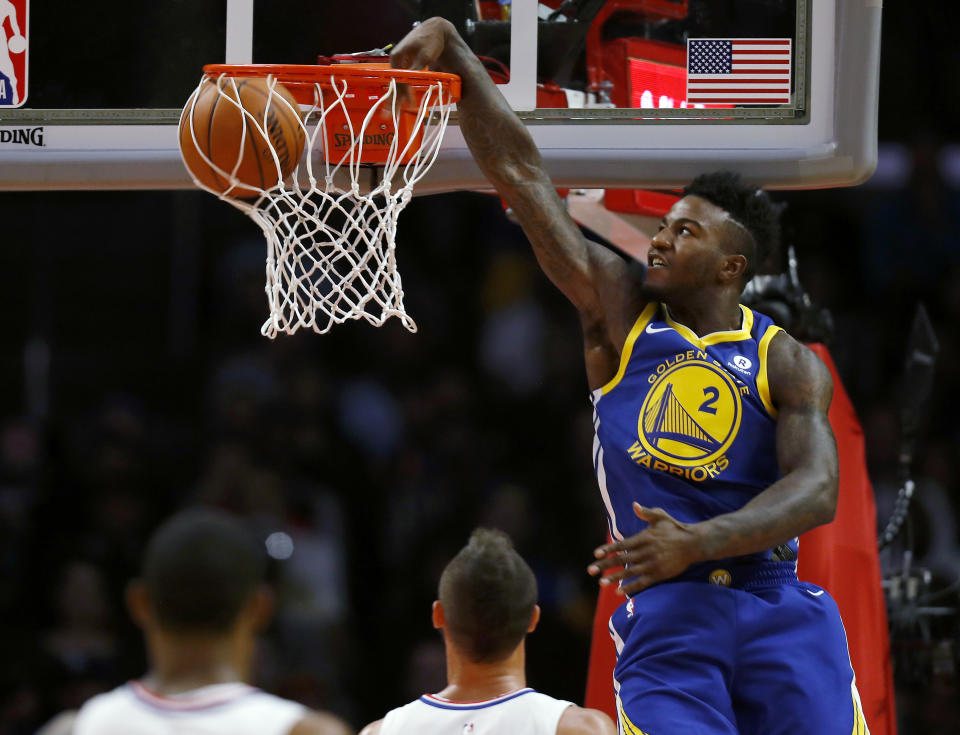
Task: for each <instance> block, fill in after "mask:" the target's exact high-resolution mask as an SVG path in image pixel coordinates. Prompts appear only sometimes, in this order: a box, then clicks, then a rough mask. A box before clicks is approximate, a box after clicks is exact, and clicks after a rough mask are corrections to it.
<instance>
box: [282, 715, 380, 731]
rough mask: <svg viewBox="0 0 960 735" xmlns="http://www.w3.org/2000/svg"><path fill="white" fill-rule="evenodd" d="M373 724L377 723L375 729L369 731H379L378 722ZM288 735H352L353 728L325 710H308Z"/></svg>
mask: <svg viewBox="0 0 960 735" xmlns="http://www.w3.org/2000/svg"><path fill="white" fill-rule="evenodd" d="M374 724H376V725H377V729H376V730H373V731H371V732H379V731H380V723H379V722H377V723H374ZM371 727H372V725H371ZM364 732H366V730H364ZM290 735H354V733H353V728H351V727H349V726H348V725H347V723H345V722H344V721H343V720H341V719H340V718H339V717H334V716H333V715H331V714H327V713H326V712H310V713H309V714H307V716H306V717H304V718H303V719H301V720H300V721H299V722H297V724H296V725H294V726H293V728H292V729H291V730H290Z"/></svg>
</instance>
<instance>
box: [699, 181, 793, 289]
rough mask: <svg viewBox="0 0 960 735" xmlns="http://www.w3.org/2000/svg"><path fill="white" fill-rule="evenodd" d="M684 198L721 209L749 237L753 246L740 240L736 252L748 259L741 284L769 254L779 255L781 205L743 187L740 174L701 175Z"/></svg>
mask: <svg viewBox="0 0 960 735" xmlns="http://www.w3.org/2000/svg"><path fill="white" fill-rule="evenodd" d="M683 195H684V196H688V195H692V196H697V197H700V198H701V199H706V200H707V201H708V202H710V203H711V204H714V205H716V206H718V207H720V209H722V210H724V211H725V212H727V214H729V215H730V216H731V217H732V218H733V219H735V220H736V221H737V222H739V223H740V224H741V225H743V226H744V228H746V230H747V232H749V233H750V235H752V237H753V242H752V243H750V242H749V238H743V239H742V241H741V242H742V243H743V245H742V247H741V248H739V252H740V253H741V255H745V256H746V258H747V270H746V273H745V274H744V279H743V283H744V284H746V282H747V281H749V280H750V279H751V278H753V276H754V275H755V274H756V273H757V271H758V269H760V268H762V267H764V266H765V265H766V263H767V260H769V258H770V256H771V254H773V253H777V252H779V250H780V213H781V211H782V210H783V205H780V204H777V203H775V202H774V201H773V200H772V199H770V195H769V194H767V192H765V191H764V190H763V189H759V188H757V187H755V186H751V185H750V184H745V183H744V182H743V180H742V179H741V178H740V174H737V173H734V172H733V171H715V172H713V173H708V174H701V175H700V176H698V177H697V178H695V179H694V180H693V181H692V182H691V183H690V185H689V186H688V187H687V188H685V189H684V190H683Z"/></svg>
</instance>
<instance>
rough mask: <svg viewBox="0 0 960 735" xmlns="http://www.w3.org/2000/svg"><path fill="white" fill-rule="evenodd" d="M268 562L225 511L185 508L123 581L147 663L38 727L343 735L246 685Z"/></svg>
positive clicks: (56, 733)
mask: <svg viewBox="0 0 960 735" xmlns="http://www.w3.org/2000/svg"><path fill="white" fill-rule="evenodd" d="M265 565H266V560H265V558H264V556H263V552H262V550H261V548H260V546H259V545H258V544H256V543H255V542H254V541H253V540H252V539H251V538H250V537H249V536H248V535H247V534H246V532H245V531H244V529H243V527H242V526H241V525H240V524H239V523H237V522H236V521H234V520H232V519H231V518H230V517H229V516H226V515H224V514H219V513H214V512H211V511H187V512H185V513H181V514H179V515H177V516H175V517H174V518H172V519H170V520H169V521H167V522H166V523H165V524H164V525H163V526H161V528H160V529H159V530H158V531H157V532H156V533H155V534H154V536H153V538H152V539H151V541H150V543H149V545H148V547H147V552H146V555H145V557H144V562H143V578H142V579H140V580H135V581H134V582H131V584H130V585H129V587H128V588H127V603H128V605H129V607H130V612H131V614H132V616H133V618H134V620H135V621H136V622H137V624H138V625H139V626H140V627H141V628H142V629H143V631H144V634H145V637H146V642H147V652H148V657H149V659H150V670H149V671H148V672H147V673H146V675H145V676H144V677H143V678H142V679H140V680H138V681H131V682H128V683H127V684H124V685H123V686H120V687H117V688H116V689H114V690H112V691H110V692H107V693H105V694H100V695H98V696H96V697H93V698H92V699H90V700H89V701H87V702H86V703H85V704H84V705H83V706H82V707H81V708H80V710H79V712H77V713H76V714H73V713H65V714H63V715H61V716H60V717H57V718H56V719H55V720H52V721H51V722H50V723H49V724H48V725H47V726H46V727H45V728H44V729H42V730H41V731H40V733H38V735H40V734H42V735H349V733H351V732H352V731H351V730H350V729H349V728H348V727H347V726H346V725H345V724H344V723H343V722H341V721H340V720H339V719H337V718H336V717H333V716H332V715H329V714H325V713H321V712H314V711H311V710H309V709H307V708H306V707H304V706H303V705H301V704H297V703H296V702H291V701H288V700H286V699H280V698H279V697H275V696H273V695H271V694H267V693H266V692H263V691H261V690H259V689H257V688H255V687H252V686H249V685H248V684H246V683H244V682H245V680H246V679H247V678H248V677H249V674H250V665H251V662H252V659H253V653H254V649H255V638H256V634H257V633H258V631H259V630H260V629H262V627H263V626H264V625H265V624H266V622H267V621H268V619H269V617H270V615H269V614H270V610H271V606H272V605H271V600H272V598H271V596H270V595H269V593H268V592H267V590H266V588H265V587H264V585H263V575H264V571H265Z"/></svg>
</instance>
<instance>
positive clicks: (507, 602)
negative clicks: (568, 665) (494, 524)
mask: <svg viewBox="0 0 960 735" xmlns="http://www.w3.org/2000/svg"><path fill="white" fill-rule="evenodd" d="M439 597H440V603H441V604H442V605H443V612H444V617H445V619H446V633H447V634H448V635H450V636H451V637H452V638H453V641H454V642H455V643H456V646H457V648H459V649H460V650H461V651H462V652H463V653H464V654H465V655H466V656H467V658H469V659H470V660H471V661H473V662H474V663H490V662H494V661H500V660H502V659H504V658H506V657H507V656H509V655H510V654H511V653H512V652H513V651H514V649H516V647H517V646H518V645H520V642H521V641H522V640H523V638H524V636H525V635H526V634H527V628H529V627H530V621H531V619H532V616H533V608H534V607H535V606H536V604H537V580H536V577H534V575H533V571H532V570H531V569H530V566H529V565H528V564H527V563H526V562H525V561H524V560H523V557H521V556H520V554H518V553H517V552H516V550H515V549H514V548H513V543H512V542H511V541H510V537H509V536H507V535H506V534H505V533H503V532H502V531H496V530H492V529H487V528H478V529H476V530H475V531H474V532H473V534H471V536H470V541H469V543H468V544H467V545H466V546H465V547H464V548H463V549H461V550H460V553H458V554H457V555H456V556H455V557H454V558H453V560H451V562H450V563H449V564H447V567H446V569H444V570H443V574H442V575H441V577H440V590H439Z"/></svg>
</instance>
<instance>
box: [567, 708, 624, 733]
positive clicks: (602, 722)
mask: <svg viewBox="0 0 960 735" xmlns="http://www.w3.org/2000/svg"><path fill="white" fill-rule="evenodd" d="M616 733H617V728H616V726H615V725H614V724H613V720H611V719H610V718H609V717H608V716H607V715H606V714H605V713H603V712H601V711H600V710H596V709H587V708H586V707H577V706H576V705H575V704H574V705H570V706H569V707H567V709H565V710H564V712H563V714H562V715H561V716H560V721H559V722H558V723H557V735H616Z"/></svg>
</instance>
